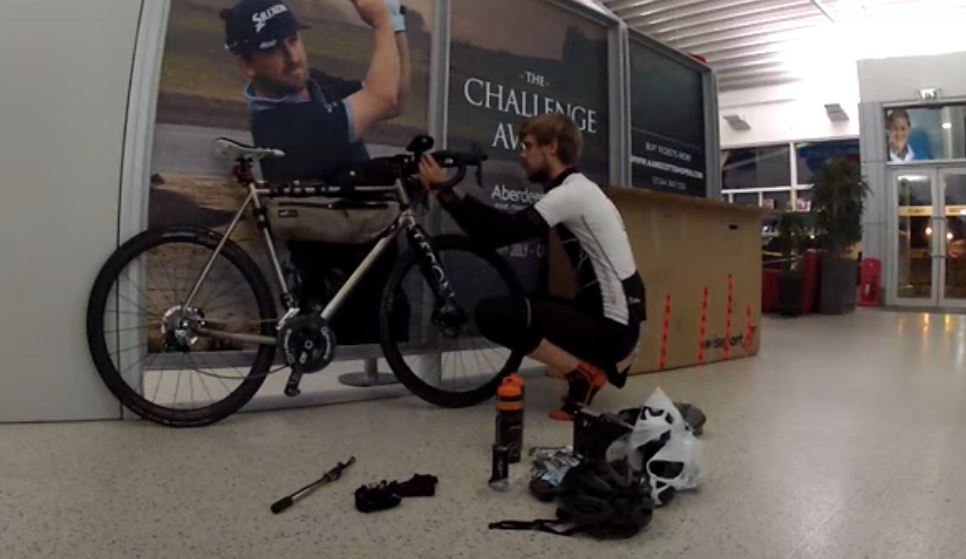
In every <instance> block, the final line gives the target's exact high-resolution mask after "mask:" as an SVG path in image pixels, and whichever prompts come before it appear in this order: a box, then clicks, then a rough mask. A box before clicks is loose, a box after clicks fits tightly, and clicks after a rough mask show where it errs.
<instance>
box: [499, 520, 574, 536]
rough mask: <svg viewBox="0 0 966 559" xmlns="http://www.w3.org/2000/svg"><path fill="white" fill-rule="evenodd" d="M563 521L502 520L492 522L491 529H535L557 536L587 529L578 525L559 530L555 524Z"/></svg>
mask: <svg viewBox="0 0 966 559" xmlns="http://www.w3.org/2000/svg"><path fill="white" fill-rule="evenodd" d="M561 524H563V522H561V521H559V520H550V519H546V518H544V519H537V520H501V521H499V522H492V523H490V526H489V528H490V530H533V531H536V532H544V533H547V534H553V535H555V536H572V535H574V534H576V533H577V532H580V531H581V530H583V529H585V528H586V527H585V526H581V525H577V526H573V527H571V528H567V529H566V530H557V529H556V528H554V526H559V525H561Z"/></svg>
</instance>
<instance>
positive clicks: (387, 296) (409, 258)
mask: <svg viewBox="0 0 966 559" xmlns="http://www.w3.org/2000/svg"><path fill="white" fill-rule="evenodd" d="M429 242H430V245H431V246H432V247H433V250H435V251H436V253H437V254H438V255H440V259H441V261H443V262H444V263H445V260H446V258H445V256H443V255H444V254H445V253H446V252H447V251H465V252H468V253H471V254H473V255H475V256H476V257H478V258H480V259H481V261H483V262H486V263H487V264H488V265H489V266H491V267H492V268H493V270H494V271H495V272H496V273H497V274H498V275H499V276H500V278H501V280H502V281H504V282H505V284H506V288H507V290H508V292H507V294H509V295H522V293H523V288H522V287H521V285H520V282H519V280H518V279H517V277H516V274H514V272H513V270H512V269H511V268H510V266H509V264H507V262H506V261H505V260H504V259H503V258H501V257H500V256H499V255H498V254H497V253H496V252H495V251H493V250H490V249H487V248H485V247H483V246H482V245H480V244H479V243H476V242H473V241H472V240H471V239H469V238H468V237H464V236H461V235H441V236H438V237H434V238H431V239H430V241H429ZM420 258H421V255H420V254H419V253H418V252H416V251H414V250H409V251H408V252H407V253H406V254H404V255H403V256H402V257H401V258H400V260H399V262H398V263H397V264H396V266H395V267H394V268H393V270H392V272H391V274H390V276H389V279H388V280H387V282H386V286H385V288H384V290H383V295H382V305H381V309H380V315H379V321H380V341H381V345H382V350H383V354H384V356H385V358H386V361H387V362H388V364H389V367H390V368H391V369H392V371H393V373H394V374H395V375H396V378H398V379H399V381H400V382H401V383H402V384H403V385H404V386H405V387H406V388H407V389H409V391H410V392H412V393H413V394H415V395H416V396H418V397H419V398H422V399H423V400H425V401H427V402H429V403H431V404H434V405H437V406H440V407H445V408H464V407H469V406H474V405H477V404H479V403H482V402H484V401H486V400H488V399H490V398H492V397H493V395H494V394H495V393H496V388H497V386H498V385H499V383H500V381H501V380H502V379H503V377H505V376H506V375H508V374H510V373H512V372H514V371H516V370H517V369H518V367H519V366H520V363H521V362H522V361H523V357H524V356H523V354H522V353H519V352H509V353H510V355H509V357H508V358H507V360H506V362H505V363H504V364H503V366H502V367H501V368H500V370H499V371H497V372H496V374H495V375H494V376H493V378H492V379H490V380H489V381H488V382H486V383H485V384H483V385H481V386H479V387H477V388H475V389H472V390H467V391H449V390H443V389H440V388H439V387H436V386H432V385H430V384H427V383H426V382H425V381H424V380H423V379H422V378H420V376H419V375H417V374H416V373H415V372H414V371H413V370H412V369H411V368H410V366H409V365H408V364H407V363H406V361H405V359H404V358H403V352H402V350H401V349H400V347H399V342H398V341H397V340H395V339H394V338H393V333H392V327H391V324H390V320H391V318H390V317H391V314H392V309H393V306H394V305H395V304H396V293H397V290H398V289H399V288H400V285H401V282H402V281H403V280H404V278H405V277H406V274H407V272H408V271H409V270H410V269H411V268H413V267H414V266H419V264H420V260H419V259H420ZM444 265H445V264H444ZM420 274H421V275H422V276H423V277H424V278H425V274H422V272H420ZM507 351H509V350H507Z"/></svg>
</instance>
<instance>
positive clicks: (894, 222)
mask: <svg viewBox="0 0 966 559" xmlns="http://www.w3.org/2000/svg"><path fill="white" fill-rule="evenodd" d="M903 175H925V176H928V177H929V180H930V183H931V193H930V194H931V196H932V214H931V216H930V221H931V223H932V229H933V234H932V237H931V238H932V242H931V243H930V247H929V253H930V255H931V256H932V266H931V273H932V282H931V288H930V295H929V297H928V298H908V297H900V296H899V188H898V187H899V177H901V176H903ZM938 180H939V173H938V169H937V168H936V167H934V166H929V167H920V166H915V167H912V166H910V167H903V168H893V169H890V170H889V180H888V185H887V186H888V189H887V190H888V193H889V197H888V201H889V270H888V282H887V283H888V286H889V288H888V290H887V303H888V304H889V305H890V306H897V307H919V308H921V307H938V306H939V275H938V274H939V270H938V268H939V264H938V263H937V262H936V260H937V259H938V258H937V250H936V239H937V238H938V236H937V234H936V233H937V231H936V229H937V226H938V227H939V228H940V229H944V227H942V226H941V225H938V221H939V220H938V219H937V216H938V214H939V211H940V209H939V206H940V205H939V202H938V201H937V197H936V194H937V190H938V188H937V186H936V185H937V182H938Z"/></svg>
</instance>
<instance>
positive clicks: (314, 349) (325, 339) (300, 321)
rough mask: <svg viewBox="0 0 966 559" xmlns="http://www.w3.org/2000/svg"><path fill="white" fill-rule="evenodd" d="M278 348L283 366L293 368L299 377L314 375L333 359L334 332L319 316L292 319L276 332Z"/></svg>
mask: <svg viewBox="0 0 966 559" xmlns="http://www.w3.org/2000/svg"><path fill="white" fill-rule="evenodd" d="M278 347H279V349H281V350H282V358H283V359H284V360H285V364H286V365H288V366H289V367H294V366H296V365H297V366H298V367H300V369H301V371H302V373H306V374H307V373H315V372H318V371H321V370H322V369H324V368H326V367H327V366H329V363H332V360H333V359H334V358H335V348H336V341H335V332H333V331H332V328H331V327H330V326H329V324H328V323H327V322H326V321H325V320H324V319H323V318H322V317H321V316H318V315H315V314H309V315H303V316H296V317H294V318H292V319H290V320H288V321H286V322H285V324H284V325H283V326H282V328H281V330H279V332H278Z"/></svg>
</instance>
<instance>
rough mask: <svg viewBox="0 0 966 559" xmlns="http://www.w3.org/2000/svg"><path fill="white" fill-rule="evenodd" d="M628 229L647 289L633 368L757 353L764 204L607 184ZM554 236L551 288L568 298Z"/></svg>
mask: <svg viewBox="0 0 966 559" xmlns="http://www.w3.org/2000/svg"><path fill="white" fill-rule="evenodd" d="M606 191H607V195H608V196H609V197H610V198H611V200H613V201H614V203H615V204H616V205H617V207H618V209H619V210H620V212H621V215H622V216H623V218H624V224H625V225H626V227H627V231H628V236H629V237H630V240H631V248H632V249H633V251H634V258H635V260H636V262H637V269H638V271H639V272H640V274H641V277H642V278H643V280H644V284H645V286H646V288H647V321H646V322H645V323H644V324H643V328H642V332H641V342H642V343H641V348H640V353H639V354H638V357H637V360H636V362H635V364H634V366H633V368H632V372H633V373H646V372H654V371H659V370H663V369H673V368H678V367H688V366H692V365H699V364H703V363H711V362H714V361H721V360H726V359H736V358H740V357H747V356H750V355H755V354H757V353H758V348H759V342H760V331H759V330H760V328H759V326H760V324H761V217H760V216H761V209H759V208H755V207H748V206H738V205H733V204H727V203H724V202H719V201H715V200H707V199H700V198H692V197H685V196H677V195H671V194H662V193H657V192H650V191H645V190H640V189H631V188H621V187H613V188H608V189H606ZM574 290H575V283H574V278H573V274H572V270H571V266H570V263H569V262H568V260H567V256H566V254H564V252H563V249H562V248H561V246H560V242H559V240H558V239H556V238H555V236H554V237H553V238H551V242H550V292H551V293H552V294H554V295H558V296H564V297H568V296H573V293H574Z"/></svg>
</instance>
